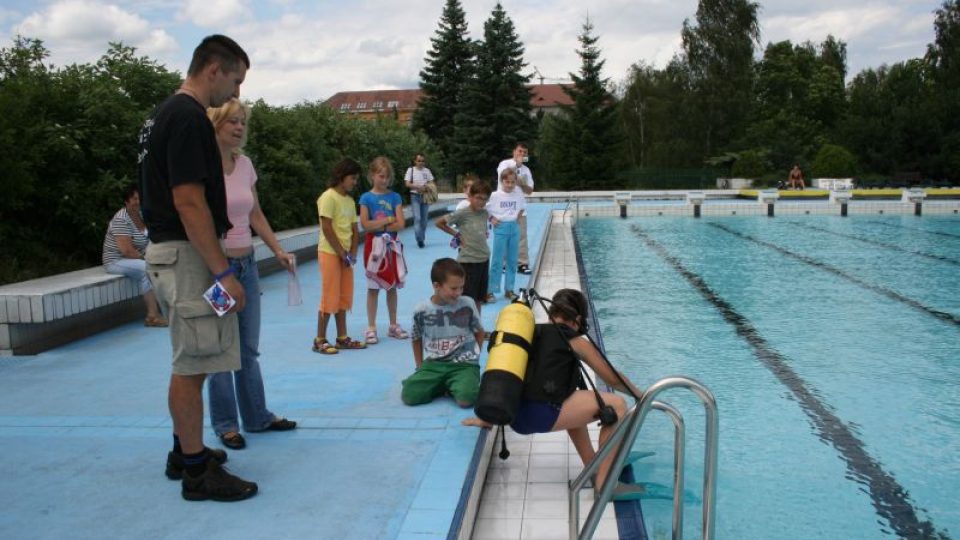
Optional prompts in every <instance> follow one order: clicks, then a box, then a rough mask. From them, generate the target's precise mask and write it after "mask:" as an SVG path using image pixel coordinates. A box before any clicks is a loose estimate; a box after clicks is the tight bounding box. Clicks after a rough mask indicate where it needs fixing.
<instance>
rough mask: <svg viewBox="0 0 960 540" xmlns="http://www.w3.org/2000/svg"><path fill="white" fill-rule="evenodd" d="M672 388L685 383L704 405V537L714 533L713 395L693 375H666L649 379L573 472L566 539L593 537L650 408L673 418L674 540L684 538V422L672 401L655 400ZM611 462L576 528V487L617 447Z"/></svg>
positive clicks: (715, 432) (715, 428) (715, 422)
mask: <svg viewBox="0 0 960 540" xmlns="http://www.w3.org/2000/svg"><path fill="white" fill-rule="evenodd" d="M670 388H686V389H688V390H690V391H691V392H693V393H694V394H696V396H697V397H699V398H700V401H701V402H702V403H703V407H704V410H705V411H706V433H705V437H706V443H705V445H704V466H703V534H702V538H703V540H713V538H714V511H715V507H716V494H717V438H718V431H719V425H720V424H719V419H718V417H717V401H716V399H715V398H714V397H713V394H712V393H711V392H710V390H708V389H707V387H706V386H704V385H702V384H700V383H699V382H697V381H695V380H694V379H691V378H688V377H667V378H665V379H660V380H659V381H657V382H655V383H653V384H652V385H650V387H649V388H648V389H647V391H646V392H644V394H643V397H642V398H641V399H640V401H638V402H636V403H635V404H634V405H633V406H632V407H630V409H629V410H627V413H626V415H624V418H623V421H622V422H620V425H619V426H617V429H616V430H615V431H614V432H613V435H611V436H610V439H609V440H608V441H607V443H606V444H604V445H603V447H601V448H600V449H599V451H598V452H597V455H596V456H595V457H594V458H593V461H591V462H590V463H589V464H587V466H586V467H584V469H583V471H582V472H581V473H580V475H579V476H577V479H576V480H574V481H573V482H572V483H571V484H570V492H569V493H568V502H569V510H570V511H569V513H568V516H569V520H570V522H569V532H570V539H571V540H573V539H575V538H576V539H580V540H589V539H590V538H592V537H593V533H594V531H596V528H597V525H598V524H599V523H600V516H601V515H603V511H604V509H605V508H606V506H607V503H609V502H610V501H611V499H612V498H613V488H614V486H616V484H617V477H618V476H619V473H614V472H613V471H620V470H621V469H623V466H624V463H625V462H626V460H627V456H628V455H629V453H630V448H631V447H632V446H633V441H634V440H635V439H636V438H637V434H638V433H640V427H641V426H642V425H643V421H644V418H646V416H647V413H648V412H650V409H657V410H659V411H663V412H664V413H666V414H667V416H669V417H670V419H671V420H672V421H673V426H674V438H673V540H680V539H681V538H683V466H684V446H685V433H686V432H685V428H684V422H683V416H681V415H680V412H679V411H677V410H676V409H675V408H673V407H672V406H670V405H668V404H666V403H662V402H660V401H655V398H656V397H657V395H658V394H660V393H661V392H663V391H664V390H667V389H670ZM621 441H622V442H624V444H619V448H618V449H617V451H616V455H615V457H614V460H613V464H612V466H611V467H610V471H611V473H610V474H609V475H608V477H607V479H606V480H605V481H604V483H603V486H602V487H601V489H600V495H599V497H597V500H596V501H595V502H594V503H593V508H591V509H590V513H589V514H587V520H586V522H585V523H584V525H583V529H582V530H580V531H578V530H577V528H578V525H579V523H580V497H579V492H580V490H581V489H582V488H583V486H584V484H585V483H586V481H587V479H588V478H590V477H591V476H593V474H594V473H595V472H596V471H597V469H598V468H599V466H600V463H601V462H602V461H603V460H604V459H605V458H606V457H607V455H609V454H610V452H612V451H614V449H615V448H617V447H618V443H620V442H621Z"/></svg>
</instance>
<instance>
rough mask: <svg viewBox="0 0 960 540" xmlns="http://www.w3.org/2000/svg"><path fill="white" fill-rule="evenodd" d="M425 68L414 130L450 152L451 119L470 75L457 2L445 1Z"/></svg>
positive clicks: (469, 47)
mask: <svg viewBox="0 0 960 540" xmlns="http://www.w3.org/2000/svg"><path fill="white" fill-rule="evenodd" d="M430 41H431V43H432V44H433V46H432V48H431V49H430V51H428V52H427V57H426V58H425V59H424V62H425V64H426V66H425V67H424V68H423V70H421V71H420V89H421V90H422V92H423V93H422V95H421V98H420V101H419V103H418V105H417V110H416V112H415V113H414V116H413V127H414V129H415V130H422V131H423V132H425V133H426V134H427V136H429V137H430V138H431V139H433V140H434V141H435V142H436V144H437V146H439V147H440V149H441V150H442V151H443V152H444V154H449V152H450V144H451V143H450V140H451V138H452V137H453V132H454V116H455V115H456V113H457V110H458V108H459V107H460V103H461V101H462V100H463V94H464V88H465V86H466V84H467V82H468V80H469V78H470V74H471V73H472V64H473V60H474V48H473V46H472V42H471V40H470V39H469V38H468V37H467V22H466V18H465V14H464V11H463V8H462V7H461V5H460V1H459V0H447V3H446V5H445V6H444V8H443V14H442V15H441V17H440V25H439V28H438V29H437V32H436V34H435V36H434V37H433V38H431V39H430Z"/></svg>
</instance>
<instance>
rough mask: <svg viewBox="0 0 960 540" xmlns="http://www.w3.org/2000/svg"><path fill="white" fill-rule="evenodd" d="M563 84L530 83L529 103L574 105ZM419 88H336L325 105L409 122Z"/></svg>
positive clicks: (545, 107)
mask: <svg viewBox="0 0 960 540" xmlns="http://www.w3.org/2000/svg"><path fill="white" fill-rule="evenodd" d="M563 86H565V85H562V84H531V85H530V90H531V93H532V95H531V97H530V105H532V106H533V111H534V114H537V113H538V112H539V111H542V112H543V113H544V114H556V113H557V112H559V111H560V106H561V105H572V104H573V100H571V99H570V96H568V95H567V94H565V93H564V92H563ZM419 99H420V90H419V89H416V90H361V91H357V92H337V93H336V94H334V95H333V96H331V97H330V99H328V100H326V101H325V102H324V105H326V106H328V107H330V108H331V109H333V110H335V111H340V112H341V113H343V114H355V115H357V116H359V117H360V118H362V119H364V120H373V119H375V118H377V117H380V116H383V115H388V114H389V115H395V117H396V118H397V120H399V121H400V122H403V123H407V124H409V123H410V121H411V120H412V119H413V113H414V111H416V110H417V101H418V100H419Z"/></svg>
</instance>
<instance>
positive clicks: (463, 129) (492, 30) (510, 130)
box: [451, 3, 536, 178]
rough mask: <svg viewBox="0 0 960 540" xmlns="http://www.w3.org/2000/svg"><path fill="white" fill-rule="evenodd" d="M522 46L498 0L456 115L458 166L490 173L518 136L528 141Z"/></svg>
mask: <svg viewBox="0 0 960 540" xmlns="http://www.w3.org/2000/svg"><path fill="white" fill-rule="evenodd" d="M523 51H524V49H523V44H521V43H520V41H519V38H518V37H517V33H516V31H515V29H514V26H513V21H511V20H510V18H509V17H508V16H507V14H506V12H505V11H504V10H503V7H502V6H501V5H500V4H499V3H498V4H497V5H496V6H495V7H494V8H493V12H492V13H491V15H490V18H489V19H487V21H486V22H485V23H484V25H483V41H482V42H481V43H479V44H478V45H477V47H476V53H477V59H476V64H475V69H474V72H473V77H471V79H470V82H469V83H468V84H467V86H466V92H465V93H464V99H463V103H462V104H461V107H460V110H459V111H458V113H457V115H456V116H455V120H454V124H455V126H456V127H455V132H454V138H453V144H452V154H451V161H452V162H453V163H454V165H455V166H457V167H458V168H459V171H458V172H476V173H478V174H480V175H481V177H483V178H489V177H490V176H492V174H491V173H493V172H495V170H496V166H497V163H499V162H500V160H501V159H503V158H505V157H509V156H510V152H511V150H512V149H513V146H514V145H515V144H516V143H517V142H519V141H524V142H527V143H528V144H529V142H530V141H531V139H532V138H533V137H534V135H535V134H536V122H535V121H534V119H533V118H532V117H531V115H530V112H531V109H532V107H531V105H530V89H529V88H528V87H527V83H528V82H529V80H530V77H529V76H527V75H523V74H522V73H521V70H522V69H523V67H524V66H525V65H526V64H525V63H524V61H523Z"/></svg>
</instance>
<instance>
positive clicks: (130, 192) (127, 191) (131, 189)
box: [123, 184, 140, 204]
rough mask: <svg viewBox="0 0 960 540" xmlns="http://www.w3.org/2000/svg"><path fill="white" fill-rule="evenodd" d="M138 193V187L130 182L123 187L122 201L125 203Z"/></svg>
mask: <svg viewBox="0 0 960 540" xmlns="http://www.w3.org/2000/svg"><path fill="white" fill-rule="evenodd" d="M139 194H140V187H139V186H137V185H136V184H130V185H129V186H127V187H125V188H123V203H124V204H126V203H127V201H129V200H130V199H131V198H133V196H134V195H139Z"/></svg>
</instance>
